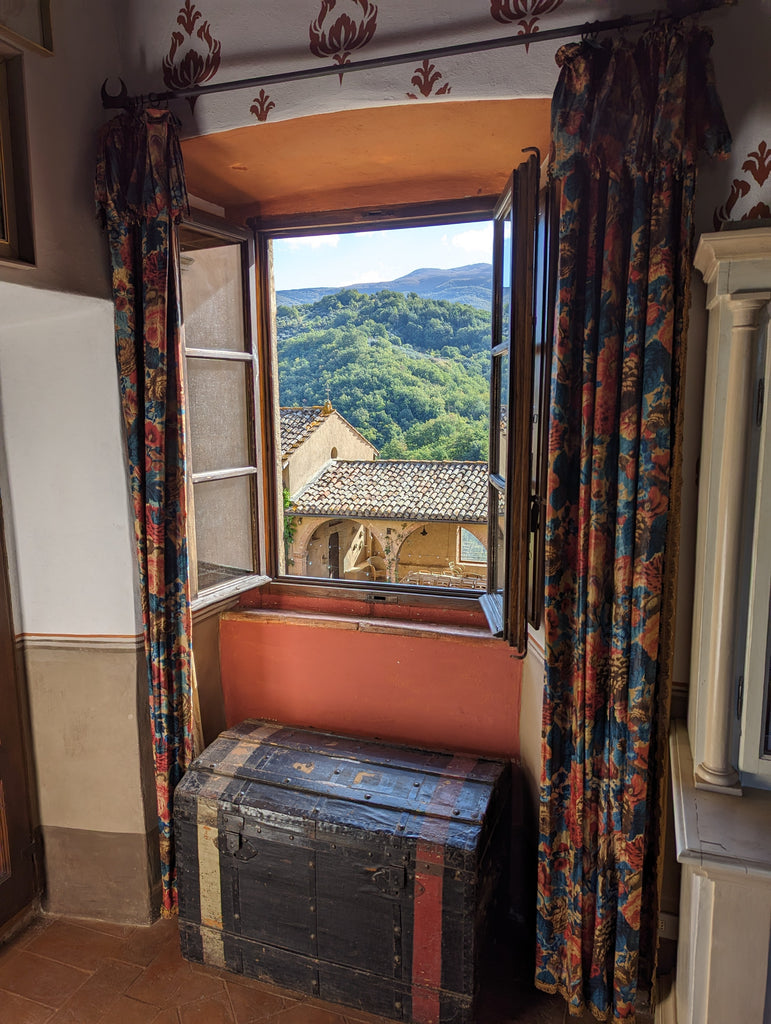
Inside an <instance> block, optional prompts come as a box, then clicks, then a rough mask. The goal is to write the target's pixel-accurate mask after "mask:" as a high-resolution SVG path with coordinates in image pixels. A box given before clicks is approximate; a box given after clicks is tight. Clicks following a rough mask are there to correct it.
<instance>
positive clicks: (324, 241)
mask: <svg viewBox="0 0 771 1024" xmlns="http://www.w3.org/2000/svg"><path fill="white" fill-rule="evenodd" d="M339 241H340V235H305V236H303V237H302V238H287V239H285V244H286V245H287V247H288V248H289V249H305V248H308V249H321V247H322V246H324V245H331V246H332V247H333V248H337V244H338V242H339Z"/></svg>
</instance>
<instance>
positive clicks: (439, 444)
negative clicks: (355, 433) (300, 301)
mask: <svg viewBox="0 0 771 1024" xmlns="http://www.w3.org/2000/svg"><path fill="white" fill-rule="evenodd" d="M277 328H278V357H279V389H280V401H281V404H282V405H320V404H321V403H322V402H323V401H324V400H325V399H326V397H327V394H328V395H329V398H330V400H331V401H332V405H333V406H334V407H335V408H336V409H337V410H338V411H339V412H340V413H341V414H342V415H343V416H345V418H346V419H347V420H349V422H350V423H352V424H353V426H355V427H356V428H357V430H359V431H360V432H361V433H362V434H364V436H365V437H366V438H367V439H368V440H370V441H371V442H372V443H373V444H374V445H376V446H377V447H378V448H379V449H380V455H381V458H390V459H395V458H402V459H403V458H408V459H459V460H460V459H473V460H485V459H486V458H487V443H488V442H487V429H488V427H487V418H488V413H487V407H488V400H489V395H488V390H489V384H488V381H489V366H490V314H489V313H487V312H485V311H483V310H480V309H475V308H473V307H471V306H467V305H463V304H461V303H456V302H443V301H436V300H432V299H422V298H420V297H419V296H417V295H414V294H412V295H403V294H400V293H397V292H387V291H386V292H378V293H377V294H375V295H362V294H360V293H359V292H355V291H351V290H346V291H341V292H337V293H335V294H334V295H328V296H325V297H324V298H323V299H321V300H320V301H319V302H315V303H312V304H310V305H300V306H292V307H286V306H279V308H278V311H277Z"/></svg>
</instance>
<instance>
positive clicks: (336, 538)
mask: <svg viewBox="0 0 771 1024" xmlns="http://www.w3.org/2000/svg"><path fill="white" fill-rule="evenodd" d="M328 556H329V578H330V579H333V580H339V579H340V534H339V533H330V535H329V552H328Z"/></svg>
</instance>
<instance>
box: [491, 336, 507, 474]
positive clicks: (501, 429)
mask: <svg viewBox="0 0 771 1024" xmlns="http://www.w3.org/2000/svg"><path fill="white" fill-rule="evenodd" d="M496 362H497V364H498V369H499V372H500V385H501V408H500V415H499V416H498V424H497V426H498V465H497V467H495V469H494V472H496V473H498V474H499V475H500V476H502V477H505V476H506V450H507V446H508V419H509V372H510V370H509V364H510V360H509V353H508V352H504V353H503V354H502V355H500V356H497V357H496Z"/></svg>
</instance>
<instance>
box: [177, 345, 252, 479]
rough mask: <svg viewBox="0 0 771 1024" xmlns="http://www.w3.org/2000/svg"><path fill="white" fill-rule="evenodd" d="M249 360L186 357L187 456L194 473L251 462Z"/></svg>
mask: <svg viewBox="0 0 771 1024" xmlns="http://www.w3.org/2000/svg"><path fill="white" fill-rule="evenodd" d="M251 371H252V365H251V363H236V362H229V361H227V360H224V359H188V361H187V375H188V384H189V394H188V401H189V405H190V457H191V465H192V470H193V472H194V473H208V472H210V471H211V470H215V469H235V468H237V467H239V466H249V465H251V464H252V460H251V457H250V455H249V434H248V427H247V423H248V416H247V408H248V403H247V395H248V388H247V374H248V373H251Z"/></svg>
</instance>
